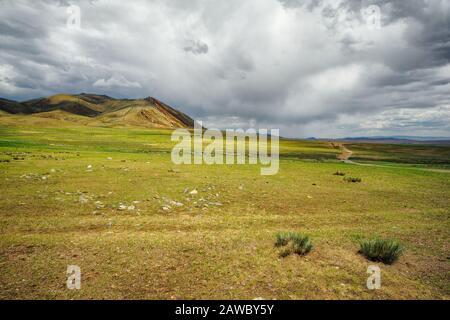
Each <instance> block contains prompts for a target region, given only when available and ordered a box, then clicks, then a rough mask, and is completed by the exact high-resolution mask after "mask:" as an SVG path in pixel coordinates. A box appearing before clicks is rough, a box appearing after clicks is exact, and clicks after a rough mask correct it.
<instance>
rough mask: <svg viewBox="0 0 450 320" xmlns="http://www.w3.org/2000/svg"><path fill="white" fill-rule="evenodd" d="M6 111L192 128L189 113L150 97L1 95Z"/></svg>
mask: <svg viewBox="0 0 450 320" xmlns="http://www.w3.org/2000/svg"><path fill="white" fill-rule="evenodd" d="M0 110H1V111H3V114H4V115H5V113H6V114H11V115H19V114H20V115H28V116H30V117H39V118H48V119H58V120H65V121H70V122H77V123H80V124H86V125H133V126H144V127H149V128H192V127H193V126H194V120H193V119H191V118H190V117H189V116H187V115H186V114H184V113H182V112H180V111H178V110H176V109H174V108H172V107H170V106H168V105H166V104H165V103H163V102H161V101H159V100H157V99H155V98H152V97H148V98H145V99H114V98H111V97H108V96H105V95H97V94H87V93H81V94H78V95H67V94H57V95H54V96H50V97H45V98H39V99H33V100H29V101H23V102H18V101H13V100H8V99H2V98H0Z"/></svg>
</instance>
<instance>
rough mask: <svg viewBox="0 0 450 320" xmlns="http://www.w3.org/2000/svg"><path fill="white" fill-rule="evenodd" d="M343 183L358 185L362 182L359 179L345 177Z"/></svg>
mask: <svg viewBox="0 0 450 320" xmlns="http://www.w3.org/2000/svg"><path fill="white" fill-rule="evenodd" d="M344 181H347V182H353V183H360V182H362V179H361V178H353V177H345V178H344Z"/></svg>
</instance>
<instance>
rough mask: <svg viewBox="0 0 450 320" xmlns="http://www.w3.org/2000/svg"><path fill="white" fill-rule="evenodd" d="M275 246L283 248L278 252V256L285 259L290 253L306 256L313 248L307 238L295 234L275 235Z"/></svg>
mask: <svg viewBox="0 0 450 320" xmlns="http://www.w3.org/2000/svg"><path fill="white" fill-rule="evenodd" d="M275 246H276V247H284V248H283V250H281V251H280V256H281V257H282V258H284V257H287V256H289V255H290V254H292V253H295V254H298V255H300V256H303V255H306V254H308V253H309V252H310V251H311V250H312V248H313V244H312V242H311V240H310V239H309V237H308V236H305V235H302V234H300V233H297V232H279V233H277V234H276V240H275Z"/></svg>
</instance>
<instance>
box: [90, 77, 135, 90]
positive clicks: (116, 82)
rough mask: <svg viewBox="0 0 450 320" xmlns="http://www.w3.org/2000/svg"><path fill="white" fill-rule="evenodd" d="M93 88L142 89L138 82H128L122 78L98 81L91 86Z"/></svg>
mask: <svg viewBox="0 0 450 320" xmlns="http://www.w3.org/2000/svg"><path fill="white" fill-rule="evenodd" d="M92 86H93V87H100V88H102V87H103V88H114V87H124V88H142V86H141V85H140V84H139V82H132V81H128V80H127V79H126V78H125V77H122V76H113V77H111V78H109V79H107V80H105V79H99V80H97V81H95V82H94V83H93V84H92Z"/></svg>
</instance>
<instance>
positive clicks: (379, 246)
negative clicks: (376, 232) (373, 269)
mask: <svg viewBox="0 0 450 320" xmlns="http://www.w3.org/2000/svg"><path fill="white" fill-rule="evenodd" d="M359 245H360V250H359V253H361V254H362V255H364V256H365V257H366V258H368V259H369V260H372V261H381V262H383V263H385V264H392V263H394V262H395V261H397V259H398V258H399V257H400V256H401V255H402V254H403V252H404V248H403V246H402V245H401V244H400V243H398V242H397V241H394V240H383V239H370V240H362V241H360V242H359Z"/></svg>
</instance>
